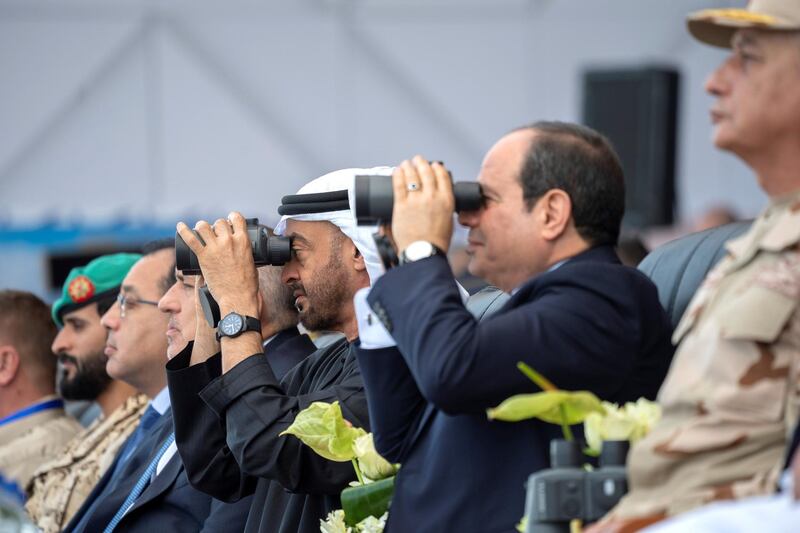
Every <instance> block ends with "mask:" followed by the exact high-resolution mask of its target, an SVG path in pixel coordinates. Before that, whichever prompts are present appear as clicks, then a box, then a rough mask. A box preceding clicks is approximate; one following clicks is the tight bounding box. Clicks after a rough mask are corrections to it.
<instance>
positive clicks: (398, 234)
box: [356, 122, 672, 533]
mask: <svg viewBox="0 0 800 533" xmlns="http://www.w3.org/2000/svg"><path fill="white" fill-rule="evenodd" d="M478 181H479V183H480V184H481V186H482V189H483V195H484V197H485V202H484V205H483V206H482V207H481V208H480V209H479V210H477V211H474V212H462V213H461V214H460V215H459V221H460V223H461V224H463V225H464V226H466V227H468V228H469V245H468V252H469V253H470V255H471V261H470V266H469V269H470V272H471V273H473V274H475V275H477V276H480V277H483V278H485V279H486V280H487V281H488V282H490V283H491V284H493V285H496V286H498V287H499V288H501V289H502V290H504V291H506V292H509V293H511V294H512V296H511V298H510V300H509V301H508V303H506V305H505V306H504V307H503V308H501V309H500V310H498V311H497V312H496V313H495V314H494V315H493V316H491V317H489V318H488V319H486V320H484V321H482V322H480V323H478V322H476V320H475V319H474V318H473V317H472V316H471V315H470V313H469V312H468V311H467V309H465V307H464V305H463V304H462V300H461V297H460V295H459V291H458V289H457V287H456V284H455V283H454V281H453V277H452V274H451V272H450V268H449V266H448V264H447V261H446V259H445V251H446V250H447V248H448V246H449V244H450V237H451V234H452V231H453V216H452V213H453V209H454V199H453V194H452V186H451V181H450V177H449V173H448V172H447V171H446V169H445V168H444V167H443V166H442V165H441V164H438V163H434V164H433V165H430V164H428V162H427V161H425V160H424V159H423V158H421V157H419V156H418V157H416V158H414V160H413V161H410V162H409V161H404V162H403V163H402V164H401V165H400V166H399V167H398V168H397V170H396V171H395V173H394V175H393V182H394V213H393V219H392V233H393V237H394V240H395V243H396V246H397V249H398V251H400V252H401V260H400V262H401V266H400V267H399V268H394V269H391V270H389V271H388V272H387V273H386V274H384V275H383V277H381V278H380V279H379V280H378V281H377V282H375V283H374V284H373V286H372V288H371V289H370V292H369V294H368V296H367V295H366V294H365V292H366V291H360V292H359V293H358V295H357V296H356V308H357V309H358V310H359V311H358V313H359V331H360V333H361V346H360V349H359V350H358V361H359V366H360V367H361V372H362V375H363V379H364V382H365V387H366V391H367V399H368V402H369V412H370V422H371V427H372V430H373V432H374V435H375V445H376V447H377V449H378V451H379V452H380V453H381V454H383V455H384V456H385V457H386V458H387V459H389V460H390V461H391V462H398V463H402V465H403V466H402V468H401V470H400V473H399V475H398V478H397V481H396V490H395V495H394V500H393V502H392V506H391V509H390V512H389V522H388V526H387V527H388V531H392V532H405V531H416V532H425V531H430V532H439V531H459V532H470V531H480V532H483V533H489V532H491V533H494V532H501V531H502V532H511V531H514V526H515V524H516V523H517V522H518V521H519V520H520V518H521V517H522V515H523V507H524V505H523V504H524V499H525V492H524V488H523V487H524V484H525V481H526V479H527V477H528V475H530V474H531V473H532V472H534V471H537V470H539V469H542V468H545V467H547V466H548V465H549V459H548V447H549V442H550V440H551V439H553V438H555V437H557V436H558V434H559V428H558V427H557V426H552V425H548V424H544V423H542V422H539V421H525V422H520V423H514V424H510V423H505V422H490V421H488V420H487V417H486V409H487V408H489V407H494V406H496V405H498V404H499V403H500V402H502V401H503V400H504V399H506V398H508V397H509V396H512V395H515V394H521V393H529V392H534V391H536V388H535V386H534V385H533V384H532V383H531V382H530V381H529V380H528V378H526V377H525V376H524V375H522V374H521V373H520V372H519V371H518V370H517V367H516V364H517V362H518V361H524V362H526V363H527V364H529V365H531V366H532V367H534V368H535V369H537V370H538V371H539V372H541V373H542V374H543V375H544V376H546V377H547V378H548V379H550V380H551V381H552V382H553V383H554V384H555V385H556V386H558V387H559V388H562V389H566V390H578V389H581V390H590V391H592V392H594V393H595V394H597V395H598V396H600V397H601V398H603V399H604V400H608V401H611V402H626V401H634V400H636V399H638V398H640V397H645V398H649V399H653V398H655V396H656V393H657V392H658V389H659V386H660V384H661V381H662V380H663V378H664V376H665V374H666V372H667V368H668V366H669V363H670V359H671V356H672V346H671V344H670V340H669V339H670V333H671V331H670V329H671V328H670V324H669V320H668V318H667V316H666V314H665V313H664V311H663V309H662V308H661V305H660V304H659V301H658V295H657V293H656V288H655V286H654V285H653V284H652V283H651V282H650V280H649V279H648V278H647V277H646V276H644V275H643V274H642V273H640V272H638V271H637V270H636V269H634V268H630V267H626V266H623V265H622V264H620V262H619V259H618V258H617V256H616V254H615V253H614V249H613V246H614V244H615V243H616V241H617V237H618V234H619V228H620V222H621V220H622V215H623V211H624V197H625V187H624V182H623V175H622V169H621V167H620V164H619V161H618V159H617V156H616V154H615V153H614V152H613V149H612V148H611V146H610V145H609V143H608V141H607V140H606V139H605V138H603V137H602V136H600V135H599V134H597V133H596V132H594V131H592V130H590V129H588V128H585V127H581V126H577V125H572V124H564V123H549V122H542V123H536V124H533V125H532V126H529V127H525V128H521V129H518V130H515V131H512V132H511V133H509V134H508V135H506V136H504V137H503V138H502V139H500V140H499V141H498V142H497V144H495V145H494V146H493V147H492V149H491V150H490V151H489V153H488V154H487V155H486V157H485V159H484V162H483V166H482V168H481V173H480V176H479V177H478ZM364 298H366V300H367V302H368V305H369V307H367V304H366V303H365V302H364ZM376 328H377V329H378V330H380V329H382V328H385V330H384V331H383V332H382V333H384V334H385V333H386V332H387V331H388V333H389V334H390V335H391V337H393V340H394V341H395V342H396V344H397V346H396V348H395V347H392V346H391V341H392V339H389V338H388V335H384V338H383V339H382V338H381V335H380V332H378V331H376Z"/></svg>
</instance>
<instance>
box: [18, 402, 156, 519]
mask: <svg viewBox="0 0 800 533" xmlns="http://www.w3.org/2000/svg"><path fill="white" fill-rule="evenodd" d="M147 402H148V398H147V397H146V396H144V395H135V396H132V397H130V398H128V399H127V400H126V401H125V403H124V404H122V405H121V406H120V407H118V408H117V409H116V410H115V411H114V412H112V413H111V415H110V416H109V417H108V418H100V419H98V420H95V422H94V423H93V424H92V425H90V426H89V427H88V428H86V429H85V430H84V431H83V432H82V433H80V434H79V435H78V436H76V437H75V438H74V439H72V441H70V443H69V444H68V445H67V447H66V449H65V450H64V451H63V453H62V454H60V455H59V456H58V457H57V458H55V459H54V460H52V461H50V462H49V463H47V464H45V465H42V467H41V468H39V469H38V470H37V471H36V474H34V477H33V479H32V480H31V482H30V484H29V485H28V492H29V494H30V498H29V499H28V501H27V503H26V504H25V509H26V511H28V514H29V516H30V517H31V519H32V520H33V522H34V523H35V524H36V525H37V526H38V527H39V528H41V530H42V531H43V532H44V533H57V532H58V531H61V529H62V528H63V527H64V526H65V525H67V524H68V523H69V521H70V519H71V518H72V517H73V515H74V514H75V513H76V512H77V511H78V509H80V507H81V505H82V504H83V502H84V501H85V500H86V498H87V497H88V496H89V493H90V492H91V491H92V489H93V488H94V486H95V485H96V484H97V482H98V481H99V480H100V478H101V477H102V476H103V474H104V473H105V471H106V470H107V469H108V467H109V466H110V465H111V463H112V462H113V461H114V457H115V456H116V454H117V451H118V450H119V448H120V446H121V445H122V443H123V442H125V439H127V438H128V436H129V435H130V434H131V433H132V432H133V430H134V429H136V426H137V425H138V423H139V418H140V417H141V415H142V413H143V412H144V409H145V408H146V407H147Z"/></svg>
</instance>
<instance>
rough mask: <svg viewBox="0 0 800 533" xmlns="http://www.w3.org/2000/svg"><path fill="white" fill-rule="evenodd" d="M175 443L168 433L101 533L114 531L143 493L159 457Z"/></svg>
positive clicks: (171, 435) (172, 436) (173, 436)
mask: <svg viewBox="0 0 800 533" xmlns="http://www.w3.org/2000/svg"><path fill="white" fill-rule="evenodd" d="M173 442H175V433H170V435H169V437H167V440H165V441H164V444H162V445H161V448H159V450H158V453H156V454H155V456H153V459H152V460H151V461H150V464H149V465H147V468H145V470H144V472H142V476H141V477H140V478H139V481H137V482H136V485H134V486H133V489H131V492H130V494H128V497H127V498H125V501H124V502H122V505H121V506H120V508H119V510H117V514H115V515H114V518H112V519H111V522H109V523H108V526H106V528H105V530H103V533H111V532H112V531H114V528H115V527H117V524H119V522H120V520H122V517H123V516H125V512H126V511H127V510H128V509H129V508H130V506H131V505H133V503H134V502H135V501H136V498H138V497H139V496H141V494H142V492H144V489H145V487H147V485H148V484H149V483H150V478H151V477H152V476H153V474H155V472H156V468H157V467H158V462H159V461H160V460H161V457H162V456H163V455H164V453H166V451H167V448H169V447H170V445H171V444H172V443H173Z"/></svg>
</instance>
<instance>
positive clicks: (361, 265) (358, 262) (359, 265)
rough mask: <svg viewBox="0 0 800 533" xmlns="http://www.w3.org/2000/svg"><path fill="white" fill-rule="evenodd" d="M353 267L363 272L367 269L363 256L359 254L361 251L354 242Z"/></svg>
mask: <svg viewBox="0 0 800 533" xmlns="http://www.w3.org/2000/svg"><path fill="white" fill-rule="evenodd" d="M353 268H355V269H356V271H357V272H364V271H365V270H367V263H366V261H364V256H363V255H361V252H360V251H359V249H358V247H357V246H356V245H355V244H353Z"/></svg>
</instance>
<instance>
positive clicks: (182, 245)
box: [175, 218, 292, 276]
mask: <svg viewBox="0 0 800 533" xmlns="http://www.w3.org/2000/svg"><path fill="white" fill-rule="evenodd" d="M245 222H246V225H247V236H248V237H250V246H251V248H252V250H253V260H254V261H255V264H256V266H257V267H258V266H264V265H277V266H280V265H284V264H286V263H287V262H288V261H289V260H290V259H291V258H292V240H291V238H289V237H280V236H277V235H270V234H269V228H267V227H266V226H264V225H263V224H259V223H258V219H257V218H248V219H245ZM192 231H194V230H192ZM194 234H195V235H197V238H198V239H200V241H201V242H202V241H203V239H202V238H201V237H200V235H198V234H197V232H196V231H194ZM175 266H176V268H177V269H178V270H180V271H181V272H183V274H184V275H186V276H196V275H198V274H202V272H201V271H200V263H199V262H198V260H197V255H195V253H194V252H192V250H191V249H190V248H189V246H187V245H186V242H184V240H183V238H182V237H181V236H180V235H179V234H177V233H176V234H175Z"/></svg>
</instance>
